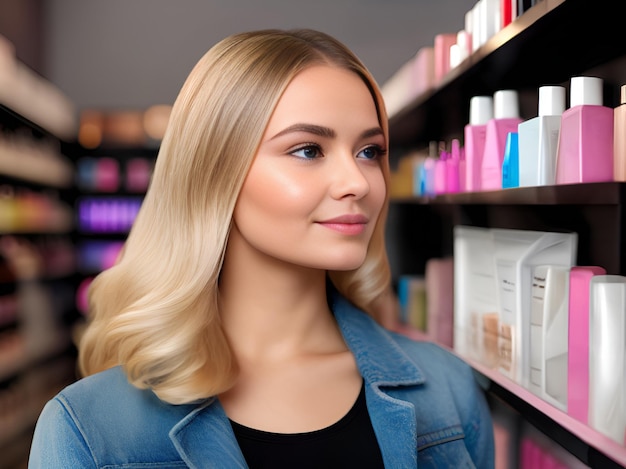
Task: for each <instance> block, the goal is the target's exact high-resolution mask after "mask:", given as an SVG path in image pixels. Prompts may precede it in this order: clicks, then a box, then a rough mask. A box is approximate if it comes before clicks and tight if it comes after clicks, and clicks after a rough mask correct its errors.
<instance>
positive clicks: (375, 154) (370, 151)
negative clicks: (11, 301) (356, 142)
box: [357, 145, 386, 160]
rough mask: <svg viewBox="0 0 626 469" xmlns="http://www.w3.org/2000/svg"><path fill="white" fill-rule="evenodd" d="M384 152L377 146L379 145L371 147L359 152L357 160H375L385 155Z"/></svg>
mask: <svg viewBox="0 0 626 469" xmlns="http://www.w3.org/2000/svg"><path fill="white" fill-rule="evenodd" d="M385 153H386V152H385V150H384V149H383V148H382V147H381V146H379V145H371V146H369V147H365V148H364V149H363V150H361V151H360V152H359V153H358V154H357V157H358V158H363V159H366V160H375V159H377V158H380V157H381V156H383V155H384V154H385Z"/></svg>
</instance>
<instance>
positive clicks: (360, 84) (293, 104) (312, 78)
mask: <svg viewBox="0 0 626 469" xmlns="http://www.w3.org/2000/svg"><path fill="white" fill-rule="evenodd" d="M346 117H349V118H350V120H352V121H355V122H357V123H361V124H363V125H368V126H369V127H372V126H374V125H378V114H377V111H376V105H375V102H374V98H373V97H372V94H371V92H370V90H369V88H368V87H367V85H366V84H365V82H364V81H363V79H362V78H361V77H360V76H359V75H357V74H356V73H355V72H353V71H350V70H346V69H344V68H339V67H336V66H332V65H316V66H312V67H309V68H307V69H305V70H303V71H301V72H300V73H298V74H297V75H296V76H295V77H294V78H293V79H292V80H291V82H290V83H289V85H287V88H286V89H285V91H284V93H283V95H282V96H281V98H280V100H279V101H278V104H277V106H276V109H275V110H274V113H273V115H272V118H271V119H270V126H272V124H275V123H276V121H281V123H284V122H287V121H292V120H293V121H298V122H299V121H302V120H303V119H304V120H306V121H315V120H316V119H317V120H325V121H338V120H340V119H345V118H346ZM313 123H316V122H313ZM320 123H321V122H320Z"/></svg>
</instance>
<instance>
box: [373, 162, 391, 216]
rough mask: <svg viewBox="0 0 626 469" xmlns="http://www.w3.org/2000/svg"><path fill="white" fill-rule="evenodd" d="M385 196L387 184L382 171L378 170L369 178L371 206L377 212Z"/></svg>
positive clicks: (380, 208)
mask: <svg viewBox="0 0 626 469" xmlns="http://www.w3.org/2000/svg"><path fill="white" fill-rule="evenodd" d="M386 196H387V184H386V183H385V177H384V176H383V173H382V171H380V170H379V171H377V172H376V173H375V174H373V176H372V177H371V178H370V200H371V207H372V208H375V209H376V210H377V212H378V213H379V214H380V211H381V210H382V208H383V205H384V203H385V197H386Z"/></svg>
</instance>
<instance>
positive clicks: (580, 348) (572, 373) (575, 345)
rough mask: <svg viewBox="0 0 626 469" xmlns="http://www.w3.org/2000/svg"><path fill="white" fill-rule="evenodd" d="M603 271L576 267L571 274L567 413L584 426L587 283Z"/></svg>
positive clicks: (587, 355) (587, 345)
mask: <svg viewBox="0 0 626 469" xmlns="http://www.w3.org/2000/svg"><path fill="white" fill-rule="evenodd" d="M604 274H606V270H605V269H603V268H602V267H596V266H584V267H582V266H576V267H572V269H571V271H570V282H569V332H568V354H567V413H568V414H570V415H571V416H572V417H574V418H575V419H577V420H579V421H581V422H583V423H587V414H588V409H589V282H590V281H591V278H592V277H593V276H594V275H604Z"/></svg>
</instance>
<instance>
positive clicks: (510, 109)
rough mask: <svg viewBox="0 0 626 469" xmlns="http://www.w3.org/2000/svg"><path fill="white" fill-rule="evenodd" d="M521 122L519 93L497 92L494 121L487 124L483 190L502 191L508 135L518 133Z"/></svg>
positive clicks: (511, 91) (482, 179)
mask: <svg viewBox="0 0 626 469" xmlns="http://www.w3.org/2000/svg"><path fill="white" fill-rule="evenodd" d="M521 122H522V119H521V118H520V116H519V99H518V96H517V91H515V90H500V91H496V92H495V94H494V95H493V119H491V120H490V121H489V122H488V123H487V135H486V137H485V152H484V153H483V162H482V171H481V184H480V185H481V190H484V191H485V190H494V189H502V163H503V162H504V150H505V147H506V139H507V135H508V134H509V132H513V133H516V132H517V126H518V125H519V124H520V123H521Z"/></svg>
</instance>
